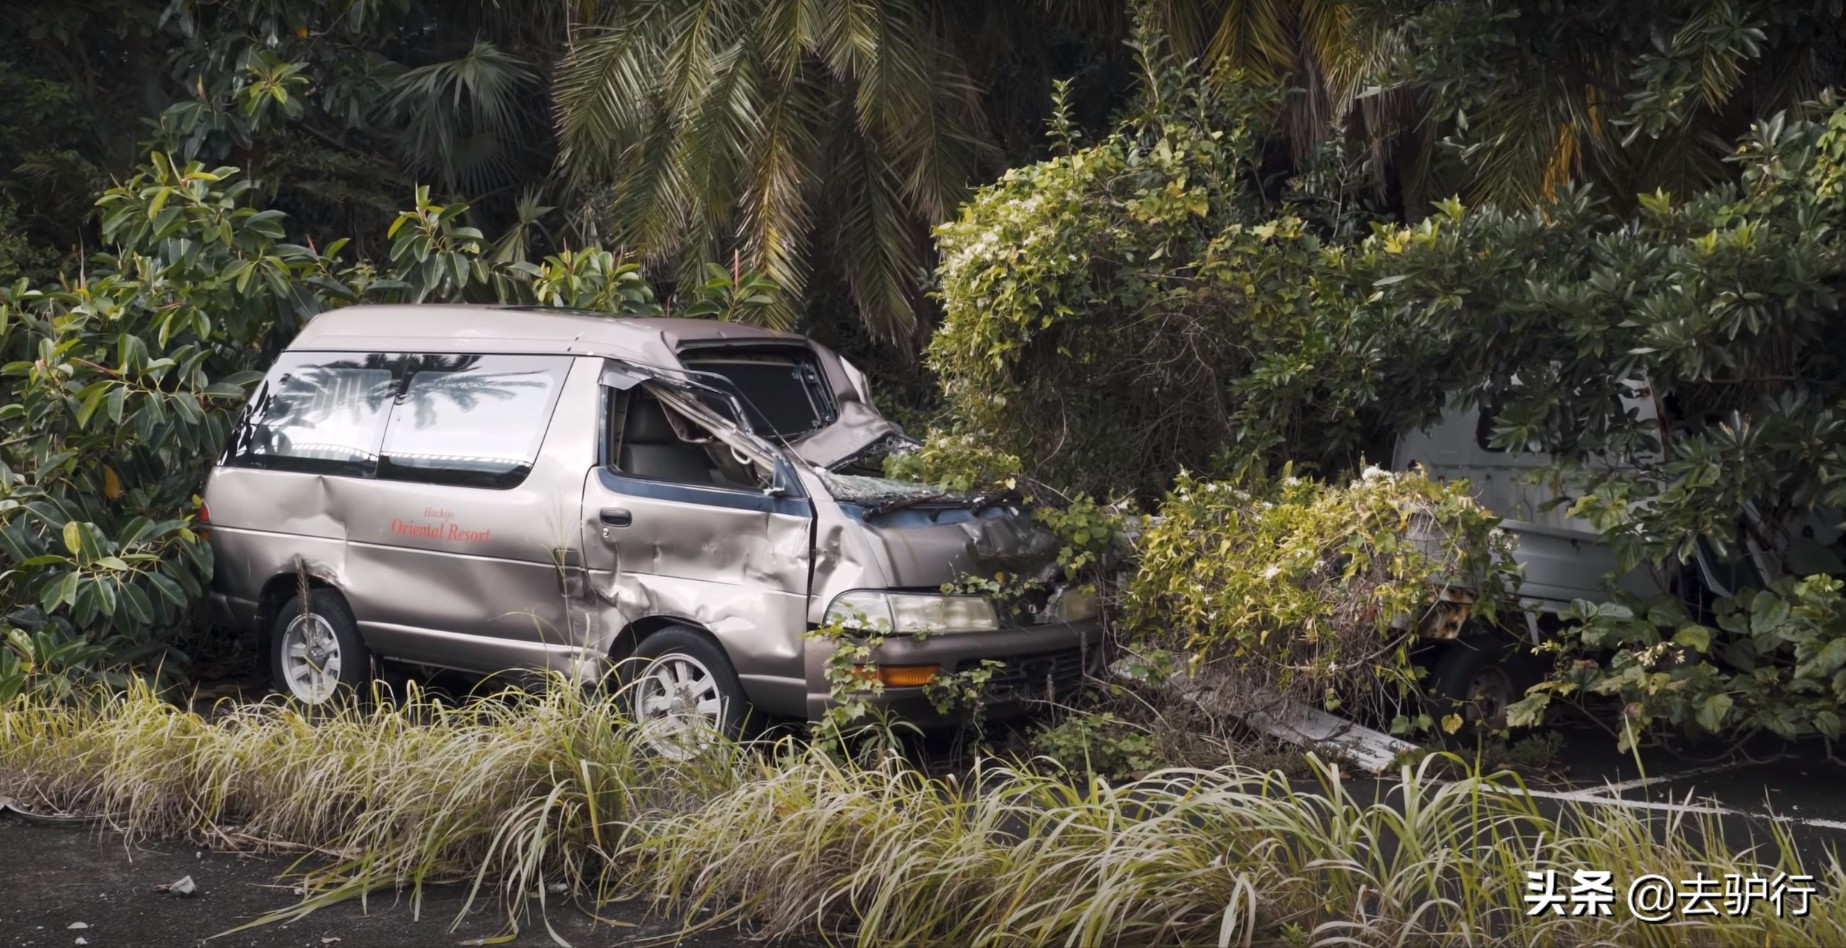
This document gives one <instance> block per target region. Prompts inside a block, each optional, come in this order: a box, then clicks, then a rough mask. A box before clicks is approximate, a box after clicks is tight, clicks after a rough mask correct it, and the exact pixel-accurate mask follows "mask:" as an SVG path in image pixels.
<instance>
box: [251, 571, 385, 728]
mask: <svg viewBox="0 0 1846 948" xmlns="http://www.w3.org/2000/svg"><path fill="white" fill-rule="evenodd" d="M371 668H372V656H371V652H370V651H369V650H367V649H366V647H365V640H364V639H362V638H360V637H359V623H358V622H357V621H356V620H354V619H353V611H352V607H350V606H348V605H347V604H346V600H345V599H344V598H343V597H341V596H340V594H339V593H338V592H335V591H334V590H331V589H314V590H309V592H308V606H307V608H306V609H303V608H302V604H301V597H300V596H292V597H290V598H289V601H288V602H287V603H285V604H284V605H283V606H282V608H281V610H280V611H279V612H278V613H277V614H276V620H275V623H274V625H272V626H271V627H270V634H269V671H270V675H271V676H272V677H271V682H272V685H273V687H274V688H275V689H276V690H277V691H278V692H281V693H282V694H285V695H288V696H289V697H291V698H293V699H295V700H296V701H298V702H300V703H302V704H305V705H311V706H318V705H326V704H330V703H332V702H333V701H334V700H335V699H337V698H339V697H340V696H341V695H343V694H346V695H350V694H357V693H360V692H361V691H363V690H364V688H365V684H366V682H367V681H368V680H370V678H371Z"/></svg>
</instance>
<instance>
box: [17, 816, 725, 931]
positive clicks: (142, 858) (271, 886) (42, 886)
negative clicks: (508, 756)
mask: <svg viewBox="0 0 1846 948" xmlns="http://www.w3.org/2000/svg"><path fill="white" fill-rule="evenodd" d="M290 861H291V860H289V859H287V858H275V857H256V856H240V855H235V854H231V853H218V852H211V851H209V850H201V849H198V848H196V847H194V846H191V845H188V844H186V843H183V842H150V843H143V844H140V845H129V844H127V843H126V842H125V840H124V838H123V837H122V836H121V835H119V834H116V833H114V832H110V831H107V830H103V829H100V828H98V827H94V826H45V825H39V824H33V823H27V822H23V821H21V820H20V819H18V818H17V817H0V945H6V946H31V948H52V946H68V945H92V946H96V948H106V946H111V945H120V946H145V948H168V946H173V948H196V946H205V948H245V946H288V948H296V946H299V948H370V946H374V945H376V946H398V945H405V946H421V945H430V946H436V945H442V946H453V945H465V944H469V943H471V942H472V943H475V944H480V943H482V940H493V939H496V938H497V937H499V936H503V935H505V934H506V933H507V927H506V924H505V916H504V914H503V913H502V912H501V908H500V902H499V900H498V898H497V897H495V896H492V895H490V896H489V897H488V898H486V899H484V900H483V901H484V902H485V903H486V905H485V906H483V907H481V908H479V909H477V910H476V911H474V912H472V913H471V914H469V915H467V916H466V917H463V918H461V919H460V920H459V922H458V921H457V914H458V913H459V912H460V911H461V910H462V906H463V904H464V903H465V901H466V895H467V893H466V889H465V888H464V887H461V886H437V887H433V888H426V889H425V890H424V898H423V906H422V913H421V918H420V919H419V918H418V917H417V916H416V914H414V913H413V912H412V910H411V907H410V905H409V900H408V896H407V895H406V897H405V898H402V899H398V898H394V897H393V896H392V894H391V893H384V894H382V895H378V896H374V897H372V898H371V899H369V900H367V903H366V904H361V903H360V902H359V901H357V900H354V901H349V902H343V903H339V904H336V905H332V906H328V907H326V908H322V909H319V910H317V911H315V912H314V913H312V914H310V915H309V916H307V917H306V918H304V919H301V920H299V921H295V922H275V923H271V924H267V925H262V926H258V927H255V928H249V929H245V930H243V931H240V932H235V933H230V934H225V933H226V932H229V931H230V930H231V929H235V928H237V927H239V926H241V925H244V924H246V923H248V922H251V921H254V920H256V919H257V918H258V917H260V916H262V915H264V914H266V913H269V912H274V911H277V910H279V909H286V908H289V907H290V906H292V905H295V904H296V903H298V902H299V901H300V898H301V897H300V896H299V895H297V894H296V890H295V889H294V887H293V886H292V885H291V884H290V883H289V882H288V880H287V879H286V878H282V877H281V875H282V873H283V872H284V871H285V870H286V869H287V868H288V866H289V863H290ZM188 876H190V877H191V878H192V880H193V883H194V885H195V886H196V887H197V888H196V890H195V892H194V894H193V895H192V896H190V897H181V896H178V895H175V894H172V893H171V892H170V891H169V892H163V891H160V890H159V889H158V888H157V887H159V886H167V885H170V884H172V883H174V882H176V881H178V880H180V879H181V878H183V877H188ZM598 915H600V916H601V917H602V918H603V919H606V920H607V923H605V922H600V921H597V920H596V919H594V918H591V917H590V916H589V915H588V914H586V913H585V912H584V911H583V910H581V909H580V908H576V907H573V906H571V905H569V904H568V903H567V904H564V905H557V904H553V905H552V906H551V910H550V911H549V912H548V913H547V917H548V919H549V922H550V924H551V926H552V927H553V929H555V930H556V932H557V934H558V935H559V936H560V937H561V938H562V939H563V940H564V941H565V942H567V943H569V944H571V945H575V946H602V945H637V944H651V945H674V944H678V945H685V946H687V948H720V946H729V945H741V944H745V943H752V942H749V941H748V939H747V938H746V937H745V935H744V933H742V932H737V931H714V932H707V933H704V934H701V935H697V936H694V937H691V938H687V939H685V940H683V941H681V940H677V939H675V937H674V935H675V933H676V932H677V931H679V929H680V926H679V924H678V920H677V919H671V918H663V917H661V916H659V915H653V914H650V913H649V912H648V911H647V906H645V905H643V904H640V903H623V904H616V905H609V906H603V907H602V908H601V909H599V910H598ZM79 939H81V941H80V940H79ZM491 943H493V944H505V945H512V946H539V945H554V944H556V943H557V942H555V941H553V940H552V937H551V935H550V934H549V933H548V932H547V931H546V925H545V922H544V921H543V920H541V919H539V918H538V917H537V913H536V912H533V913H532V916H531V917H529V918H528V920H527V921H526V922H525V924H524V925H523V926H522V930H521V931H520V933H519V934H518V936H517V937H515V938H512V939H510V940H508V941H504V942H500V941H491ZM752 944H754V943H752Z"/></svg>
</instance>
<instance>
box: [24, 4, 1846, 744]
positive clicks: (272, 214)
mask: <svg viewBox="0 0 1846 948" xmlns="http://www.w3.org/2000/svg"><path fill="white" fill-rule="evenodd" d="M1843 16H1846V14H1843V13H1842V9H1841V6H1840V4H1839V3H1837V2H1836V0H1814V2H1812V3H1769V2H1749V0H1656V2H1641V3H1606V4H1584V3H1574V2H1563V0H1417V2H1408V3H1407V2H1402V0H1349V2H1331V0H1324V2H1323V0H1292V2H1291V0H1278V2H1267V3H1245V2H1231V0H1172V2H1162V3H1133V2H1127V0H1116V2H1104V0H1082V2H1072V3H1051V2H1048V0H1001V2H966V0H845V2H837V0H658V2H650V3H643V4H630V3H604V2H596V0H568V2H544V3H540V2H530V3H522V2H514V0H495V2H486V0H463V2H456V3H433V2H424V0H262V2H229V0H64V2H60V3H56V4H52V3H17V4H14V5H13V6H12V7H11V8H9V12H8V14H7V16H6V17H5V18H4V20H3V21H0V127H5V128H6V129H7V130H8V131H9V132H10V134H8V135H5V136H0V286H4V287H5V290H4V291H3V292H0V373H3V377H4V384H3V385H0V425H3V426H4V427H3V428H0V628H4V629H5V630H6V631H5V634H6V636H7V641H8V644H7V646H6V647H5V648H3V649H0V687H12V688H17V687H24V686H25V683H26V682H28V681H45V682H53V683H55V682H59V681H63V680H64V679H62V678H60V677H58V676H49V677H47V676H42V675H36V671H43V670H45V669H47V668H78V669H89V670H91V671H93V672H94V673H97V674H108V673H111V672H109V671H108V670H109V669H114V668H120V667H123V665H124V663H127V664H132V665H136V666H139V667H141V668H143V669H149V668H153V667H155V666H159V667H161V668H163V669H165V671H166V672H167V673H168V674H175V673H179V674H183V673H184V670H185V657H186V652H187V651H188V649H189V647H190V646H191V645H193V644H196V643H197V641H198V637H197V634H198V632H199V631H200V630H199V629H197V628H195V619H194V611H195V602H196V598H197V593H198V591H199V589H200V588H201V587H202V584H203V583H204V582H205V580H206V578H207V577H208V575H209V571H210V568H211V562H210V554H209V548H208V547H207V546H206V545H205V544H203V543H202V542H200V539H199V536H198V532H197V529H196V524H195V523H194V521H193V518H194V516H195V515H196V508H195V507H194V500H193V495H194V494H195V492H196V491H197V489H198V487H199V484H200V482H201V478H202V476H203V473H204V470H205V468H206V466H207V465H208V464H209V460H210V458H211V457H212V456H213V454H215V452H216V450H217V448H218V446H219V445H220V444H221V443H222V441H223V437H224V431H225V427H226V412H227V411H228V410H230V409H231V408H232V407H233V406H235V405H236V404H237V403H238V400H239V399H240V398H241V397H242V395H243V392H244V386H245V385H246V384H247V383H248V381H249V380H250V378H251V377H252V376H251V374H250V373H251V372H252V371H253V370H258V369H261V368H262V367H263V366H264V365H265V363H266V359H267V358H268V356H269V355H270V354H272V353H273V352H275V351H276V350H277V349H278V348H279V347H280V346H281V345H283V344H285V343H286V341H287V339H288V338H289V337H290V335H291V334H292V333H293V331H294V330H295V328H296V327H298V326H299V325H300V323H301V321H302V320H303V319H305V318H306V317H307V316H309V315H311V314H312V313H314V312H317V311H319V310H322V309H325V308H327V307H331V306H337V305H343V304H346V303H351V302H354V301H358V300H427V301H437V300H464V301H491V300H521V301H536V302H544V303H560V304H570V305H580V306H589V307H593V308H597V309H602V310H605V311H608V312H611V313H616V314H634V313H644V312H668V311H671V312H678V313H690V314H694V315H704V316H710V317H715V318H728V319H742V320H749V321H753V322H759V323H764V324H769V325H777V326H787V327H793V328H797V329H800V330H802V331H805V332H808V333H811V334H813V335H815V336H816V337H818V338H820V339H822V340H823V341H825V342H828V343H829V344H832V345H834V346H835V347H837V348H839V349H841V350H842V351H844V352H846V353H847V354H848V355H849V356H850V357H852V358H853V359H854V360H855V361H857V362H859V363H860V364H861V365H863V366H864V367H865V368H867V369H868V370H869V371H870V372H871V373H872V375H873V376H874V377H875V378H877V379H878V380H879V381H880V383H881V389H882V391H881V399H882V400H883V401H884V403H885V405H886V407H887V410H889V411H891V412H892V413H893V414H894V415H897V416H899V417H901V418H903V419H905V420H907V421H909V422H911V423H912V427H913V428H915V429H916V430H917V431H918V432H919V433H923V432H927V433H928V435H929V437H928V446H927V447H926V449H925V451H924V452H922V453H921V454H920V455H918V456H917V457H915V458H912V459H911V460H910V461H909V462H907V463H908V464H909V465H910V467H909V470H910V471H911V472H912V473H918V474H922V475H926V476H930V477H934V478H938V479H943V480H949V481H952V482H956V483H959V484H963V485H969V486H971V485H974V484H976V483H982V484H986V483H992V482H1000V481H1011V482H1012V483H1014V484H1018V483H1020V480H1019V479H1020V478H1025V479H1026V482H1027V483H1031V484H1037V485H1042V486H1043V487H1044V488H1045V489H1044V490H1043V491H1041V493H1042V494H1043V496H1045V497H1047V498H1049V497H1062V498H1064V500H1067V501H1068V500H1073V499H1074V500H1075V501H1076V504H1075V506H1074V507H1072V508H1071V510H1074V511H1077V513H1069V512H1066V513H1065V514H1064V516H1065V517H1066V519H1065V520H1064V521H1063V523H1065V524H1067V525H1069V524H1077V525H1079V526H1076V527H1072V529H1073V530H1077V529H1080V530H1081V531H1082V532H1083V534H1084V536H1085V541H1084V543H1080V544H1078V546H1079V547H1083V546H1085V544H1088V545H1090V546H1095V545H1097V544H1099V543H1100V542H1101V541H1100V540H1098V538H1097V536H1096V534H1098V533H1099V532H1100V531H1101V530H1102V529H1103V527H1101V526H1099V525H1098V518H1099V516H1100V515H1099V514H1098V513H1097V511H1099V510H1100V509H1102V508H1099V507H1097V506H1096V505H1095V503H1094V502H1092V501H1090V500H1086V499H1084V498H1085V497H1090V498H1097V499H1099V500H1102V501H1115V500H1125V499H1132V500H1135V501H1137V502H1138V503H1139V504H1140V505H1141V508H1142V509H1152V508H1157V507H1159V506H1160V505H1162V504H1171V503H1175V500H1176V498H1175V497H1174V496H1172V495H1170V494H1169V491H1170V490H1171V489H1172V488H1173V486H1174V484H1175V483H1176V481H1178V479H1179V478H1181V476H1182V474H1184V475H1186V476H1188V477H1190V478H1192V480H1191V481H1186V482H1185V483H1188V484H1192V485H1194V486H1189V487H1187V488H1186V493H1185V494H1184V495H1183V497H1192V498H1196V497H1198V496H1200V495H1199V494H1198V492H1197V491H1198V488H1197V486H1196V484H1197V483H1205V482H1207V481H1211V480H1214V479H1215V480H1222V481H1224V482H1226V483H1227V485H1235V489H1239V490H1243V489H1261V485H1264V484H1273V483H1279V482H1280V481H1278V480H1277V479H1276V478H1277V476H1278V475H1283V474H1285V473H1307V474H1313V475H1317V476H1320V477H1324V478H1327V479H1328V480H1329V481H1332V482H1338V481H1340V480H1342V479H1344V478H1346V477H1348V476H1349V475H1351V474H1353V473H1355V472H1357V471H1358V470H1359V469H1360V468H1361V467H1362V466H1363V465H1364V464H1365V463H1366V462H1367V461H1368V460H1370V461H1377V460H1381V459H1383V458H1384V457H1385V453H1386V452H1387V451H1388V450H1389V447H1390V444H1391V442H1392V440H1393V438H1394V437H1395V436H1396V435H1397V434H1398V433H1399V432H1401V431H1403V430H1405V429H1407V428H1410V427H1414V426H1416V425H1418V424H1421V423H1424V422H1426V421H1427V420H1429V419H1430V418H1432V417H1433V416H1434V415H1435V413H1436V412H1437V411H1438V410H1439V409H1440V407H1441V406H1442V405H1443V403H1444V401H1445V400H1454V401H1458V402H1459V403H1461V404H1479V405H1485V406H1490V407H1491V409H1492V414H1493V418H1494V424H1493V429H1492V438H1493V440H1494V441H1495V443H1496V444H1498V445H1499V446H1502V447H1513V448H1524V449H1532V450H1544V451H1546V452H1549V453H1550V454H1551V455H1552V457H1553V459H1554V462H1555V463H1554V464H1552V465H1551V466H1550V467H1549V468H1547V469H1546V470H1544V471H1541V472H1539V473H1538V474H1537V475H1535V476H1539V477H1544V478H1549V479H1551V480H1552V481H1553V482H1554V483H1557V484H1561V485H1566V487H1567V491H1568V493H1569V495H1570V502H1571V503H1572V504H1573V510H1574V511H1575V512H1576V513H1578V514H1580V515H1582V516H1585V517H1587V518H1589V519H1590V520H1591V521H1592V522H1594V523H1595V524H1596V525H1597V526H1598V527H1599V528H1600V529H1602V530H1603V531H1604V532H1605V533H1606V534H1607V536H1608V537H1609V538H1610V539H1611V541H1612V542H1613V543H1614V544H1615V545H1616V548H1617V550H1618V551H1619V552H1620V554H1621V555H1622V556H1623V558H1624V561H1625V562H1628V563H1635V564H1646V565H1649V566H1650V567H1651V568H1653V569H1656V570H1658V571H1660V573H1661V574H1662V576H1663V577H1664V578H1666V579H1667V580H1668V581H1669V582H1670V583H1680V582H1681V580H1682V579H1684V577H1685V575H1686V574H1685V569H1686V566H1685V564H1686V563H1687V561H1688V558H1689V557H1690V556H1691V555H1692V554H1693V553H1695V552H1697V551H1704V552H1705V554H1706V556H1707V558H1708V559H1709V560H1710V561H1712V562H1716V563H1719V564H1721V565H1723V567H1724V568H1725V569H1726V570H1730V571H1731V573H1732V574H1735V572H1736V567H1737V566H1738V564H1740V563H1743V562H1744V558H1745V557H1746V556H1748V555H1749V551H1750V550H1751V548H1752V544H1753V543H1754V544H1755V545H1756V546H1758V547H1763V546H1767V547H1770V548H1773V549H1774V551H1775V555H1774V556H1772V557H1770V558H1769V560H1768V561H1764V566H1765V568H1766V570H1767V571H1768V572H1769V573H1771V574H1772V575H1773V576H1775V577H1776V579H1777V582H1776V583H1775V584H1774V585H1773V586H1772V587H1771V588H1770V589H1768V590H1764V591H1760V592H1759V591H1753V590H1745V591H1743V592H1742V593H1740V594H1739V595H1738V596H1737V597H1734V598H1725V597H1716V598H1714V597H1710V596H1704V597H1701V596H1698V595H1690V594H1688V595H1684V596H1681V597H1679V598H1678V599H1676V600H1675V601H1673V602H1668V603H1652V604H1647V603H1626V604H1605V605H1602V606H1596V607H1586V608H1585V609H1584V610H1583V614H1582V615H1581V616H1579V617H1577V619H1576V621H1575V622H1574V623H1573V624H1571V625H1569V626H1568V627H1567V628H1565V629H1564V630H1563V632H1564V634H1563V635H1562V636H1561V637H1560V640H1561V642H1562V643H1563V646H1564V650H1565V652H1566V654H1565V655H1564V656H1562V657H1561V658H1560V659H1559V661H1558V665H1557V667H1558V668H1559V669H1560V670H1559V672H1558V674H1557V675H1555V676H1554V678H1553V680H1552V681H1551V682H1550V683H1549V684H1548V685H1547V686H1546V688H1545V689H1543V690H1541V691H1539V692H1535V693H1534V695H1533V697H1532V698H1531V699H1529V702H1528V704H1527V705H1525V706H1524V707H1523V711H1524V713H1525V715H1526V716H1527V717H1528V718H1531V719H1535V718H1536V717H1537V715H1538V713H1539V711H1540V710H1541V709H1542V708H1541V706H1542V705H1544V704H1545V703H1547V702H1560V701H1566V700H1568V701H1576V700H1579V699H1581V698H1582V697H1583V696H1584V695H1585V694H1586V693H1587V694H1595V695H1601V696H1608V697H1612V698H1615V699H1617V700H1619V701H1620V702H1621V703H1622V704H1623V706H1624V707H1625V708H1626V709H1627V711H1628V714H1627V718H1626V719H1627V720H1630V721H1633V722H1636V723H1639V724H1647V723H1653V722H1666V723H1670V724H1673V725H1678V726H1683V727H1684V728H1686V729H1688V730H1691V731H1694V732H1726V733H1730V732H1737V731H1740V730H1742V731H1747V730H1752V729H1768V730H1772V731H1775V732H1777V733H1782V734H1788V735H1796V734H1801V733H1807V732H1810V731H1818V732H1820V733H1823V734H1826V735H1828V736H1832V735H1834V734H1835V733H1837V730H1838V728H1839V715H1838V707H1839V705H1840V703H1841V702H1842V700H1846V618H1843V617H1846V609H1842V608H1840V605H1839V595H1840V594H1839V585H1838V583H1837V581H1835V579H1834V578H1833V577H1836V576H1838V575H1839V574H1842V573H1846V564H1843V563H1842V562H1841V556H1840V553H1841V550H1840V547H1839V544H1838V542H1837V540H1836V539H1835V537H1836V535H1837V534H1836V531H1835V530H1834V526H1835V524H1836V523H1837V520H1838V513H1837V510H1838V508H1840V507H1841V506H1842V505H1846V433H1843V432H1846V428H1843V422H1842V413H1843V412H1846V372H1843V369H1842V366H1841V364H1840V359H1839V356H1838V355H1837V352H1838V346H1837V343H1836V340H1837V339H1838V338H1840V337H1841V335H1842V330H1843V329H1846V324H1843V321H1842V318H1841V310H1840V299H1839V292H1840V289H1841V286H1842V283H1843V281H1846V238H1842V231H1841V226H1842V223H1846V222H1843V221H1842V214H1843V213H1846V194H1842V189H1843V188H1846V185H1843V184H1842V182H1843V181H1846V172H1843V171H1842V170H1841V169H1842V164H1843V162H1846V111H1842V110H1841V108H1840V107H1839V105H1838V104H1837V102H1836V100H1834V99H1833V98H1831V93H1829V92H1828V90H1829V89H1831V88H1833V87H1836V86H1839V85H1840V84H1841V82H1842V79H1843V78H1846V77H1843V75H1842V73H1843V71H1846V43H1843V42H1842V38H1841V37H1842V27H1843V26H1846V23H1842V17H1843ZM1643 380H1644V381H1645V383H1646V388H1647V396H1646V397H1649V398H1651V399H1653V400H1654V401H1655V402H1656V404H1657V405H1658V406H1659V407H1660V408H1661V409H1662V410H1663V413H1664V414H1665V415H1666V417H1667V418H1668V419H1669V421H1668V423H1667V425H1666V426H1665V427H1664V428H1663V427H1661V426H1659V425H1655V424H1653V423H1651V422H1644V421H1642V420H1641V419H1639V418H1638V417H1637V416H1635V415H1634V414H1632V413H1630V412H1629V411H1627V410H1626V409H1624V408H1623V407H1622V402H1621V400H1620V396H1623V395H1627V396H1634V395H1636V394H1637V393H1638V392H1639V387H1638V385H1637V383H1639V382H1641V381H1643ZM1610 459H1617V460H1621V461H1624V462H1626V463H1624V464H1623V465H1620V466H1611V465H1609V464H1608V463H1607V462H1608V461H1609V460H1610ZM1195 482H1196V483H1195ZM1182 499H1183V498H1182ZM1303 503H1304V504H1306V505H1307V506H1310V507H1311V506H1312V502H1310V501H1303ZM1176 509H1180V508H1176ZM1154 536H1155V537H1156V539H1159V538H1160V537H1162V536H1165V535H1162V534H1155V535H1154ZM1159 542H1162V543H1167V544H1178V545H1179V546H1180V547H1182V548H1162V549H1156V550H1152V551H1144V552H1145V553H1146V555H1148V556H1150V557H1151V558H1150V560H1149V561H1150V562H1154V561H1158V562H1160V563H1165V564H1169V565H1170V564H1175V563H1179V564H1185V563H1196V562H1199V560H1198V555H1199V552H1198V551H1196V550H1188V549H1184V548H1183V546H1184V544H1185V543H1187V542H1189V541H1188V540H1187V539H1186V538H1185V537H1183V536H1179V535H1171V536H1166V538H1165V539H1161V540H1160V541H1159ZM1759 559H1760V558H1759ZM1167 578H1168V579H1171V578H1172V577H1167ZM1637 617H1640V618H1637ZM1165 618H1166V619H1170V618H1171V617H1170V616H1169V617H1165ZM1143 621H1144V622H1146V623H1148V624H1152V625H1157V624H1159V623H1160V622H1162V621H1164V619H1163V618H1161V617H1152V618H1149V617H1145V616H1144V617H1143ZM28 671H34V672H35V673H34V674H28ZM9 682H10V683H11V684H7V683H9ZM48 686H52V687H56V686H57V685H56V684H52V685H48Z"/></svg>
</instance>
